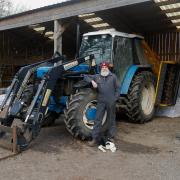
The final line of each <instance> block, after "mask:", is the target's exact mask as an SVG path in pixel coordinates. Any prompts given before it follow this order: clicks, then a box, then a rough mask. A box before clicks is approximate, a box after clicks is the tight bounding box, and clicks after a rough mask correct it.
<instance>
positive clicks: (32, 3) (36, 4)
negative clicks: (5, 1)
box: [11, 0, 66, 9]
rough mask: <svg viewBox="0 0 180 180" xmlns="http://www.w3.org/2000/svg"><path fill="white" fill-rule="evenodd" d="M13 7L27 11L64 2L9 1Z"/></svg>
mask: <svg viewBox="0 0 180 180" xmlns="http://www.w3.org/2000/svg"><path fill="white" fill-rule="evenodd" d="M11 1H12V2H13V4H14V5H15V6H18V5H20V6H25V7H26V8H28V9H36V8H39V7H43V6H48V5H52V4H56V3H60V2H63V1H66V0H11Z"/></svg>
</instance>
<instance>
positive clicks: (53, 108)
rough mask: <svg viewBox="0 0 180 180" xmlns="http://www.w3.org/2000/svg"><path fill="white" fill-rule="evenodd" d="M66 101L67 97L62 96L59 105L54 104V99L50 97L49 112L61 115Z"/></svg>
mask: <svg viewBox="0 0 180 180" xmlns="http://www.w3.org/2000/svg"><path fill="white" fill-rule="evenodd" d="M67 100H68V96H62V97H61V98H60V100H59V103H58V104H56V102H55V100H54V97H53V96H51V97H50V102H49V105H48V108H49V111H54V112H56V113H63V111H64V109H65V107H66V102H67Z"/></svg>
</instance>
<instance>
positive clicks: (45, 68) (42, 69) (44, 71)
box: [37, 66, 52, 78]
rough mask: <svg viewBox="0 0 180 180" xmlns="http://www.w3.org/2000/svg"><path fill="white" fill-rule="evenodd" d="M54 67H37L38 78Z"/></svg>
mask: <svg viewBox="0 0 180 180" xmlns="http://www.w3.org/2000/svg"><path fill="white" fill-rule="evenodd" d="M51 68H52V67H49V66H47V67H39V68H38V69H37V78H42V77H43V76H44V75H45V74H46V73H47V72H48V71H49V69H51Z"/></svg>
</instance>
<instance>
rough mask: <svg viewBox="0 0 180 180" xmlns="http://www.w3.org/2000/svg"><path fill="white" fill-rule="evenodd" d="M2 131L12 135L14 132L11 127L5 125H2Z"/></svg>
mask: <svg viewBox="0 0 180 180" xmlns="http://www.w3.org/2000/svg"><path fill="white" fill-rule="evenodd" d="M0 130H1V131H4V132H7V133H11V134H12V132H13V129H12V128H11V127H7V126H3V125H0Z"/></svg>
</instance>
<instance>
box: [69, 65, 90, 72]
mask: <svg viewBox="0 0 180 180" xmlns="http://www.w3.org/2000/svg"><path fill="white" fill-rule="evenodd" d="M70 71H73V72H88V71H89V65H88V64H80V65H78V66H75V67H73V68H71V69H70Z"/></svg>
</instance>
